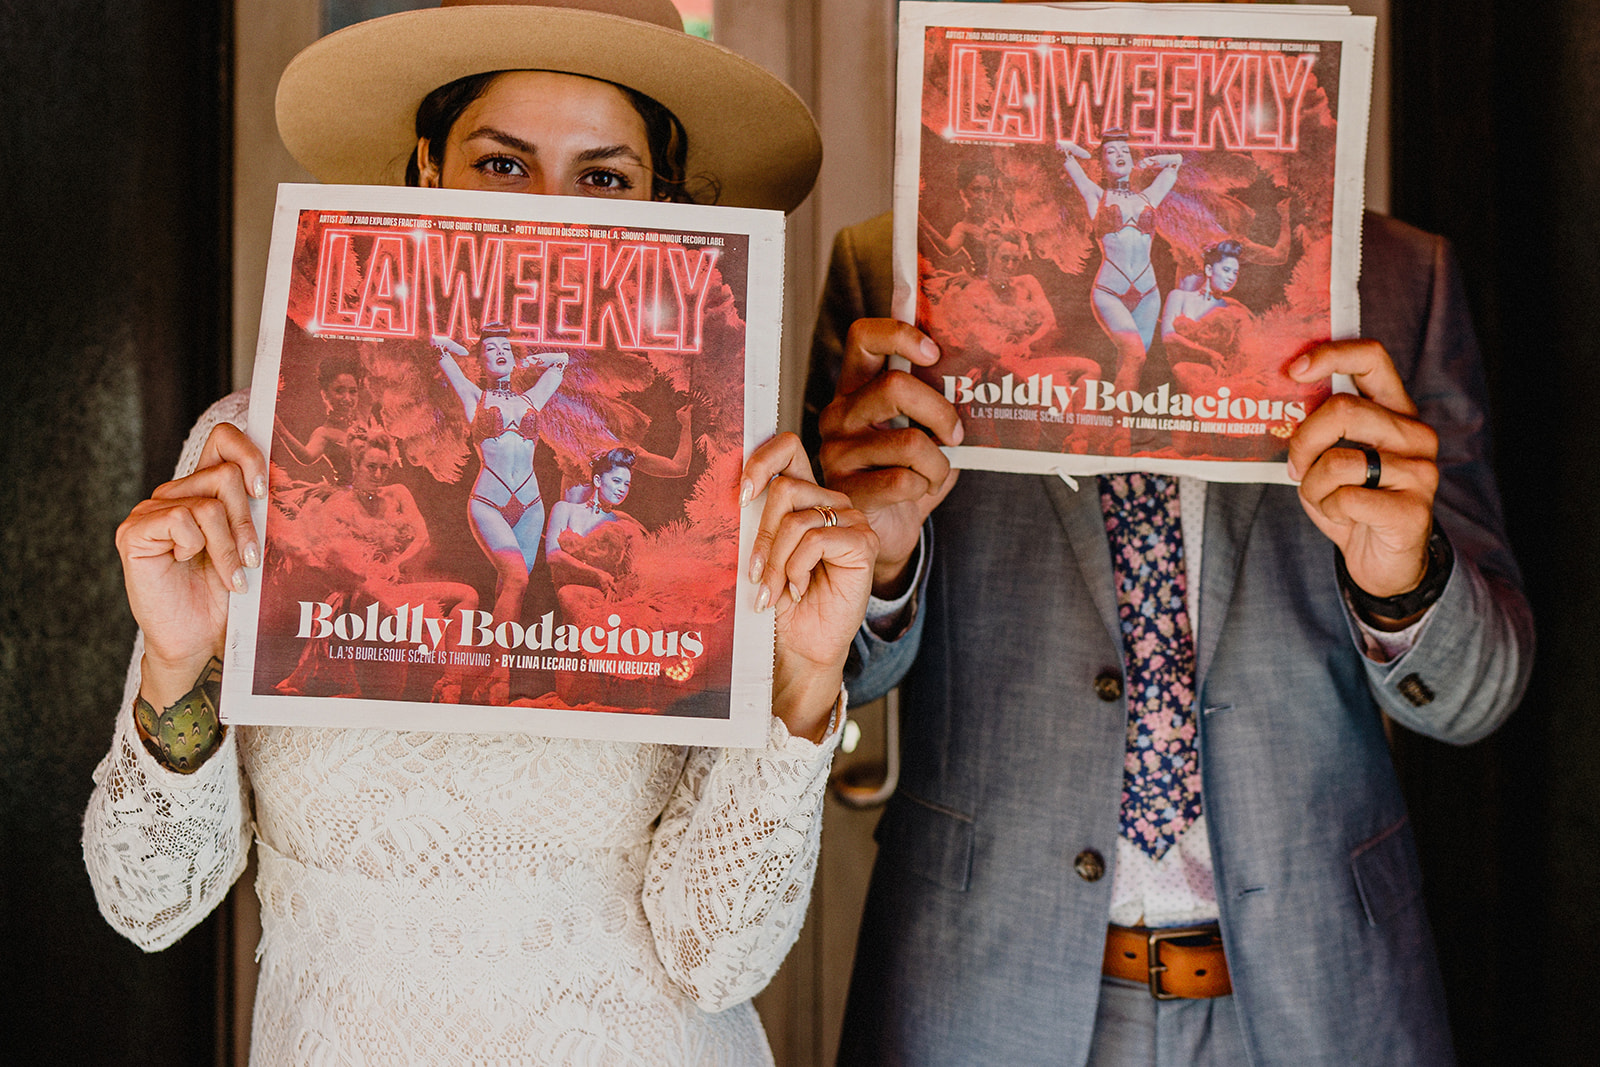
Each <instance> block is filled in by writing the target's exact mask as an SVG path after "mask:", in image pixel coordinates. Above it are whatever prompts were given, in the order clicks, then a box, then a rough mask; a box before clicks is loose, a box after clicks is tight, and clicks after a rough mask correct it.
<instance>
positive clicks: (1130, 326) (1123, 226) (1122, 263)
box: [1059, 130, 1183, 392]
mask: <svg viewBox="0 0 1600 1067" xmlns="http://www.w3.org/2000/svg"><path fill="white" fill-rule="evenodd" d="M1059 144H1060V146H1061V149H1062V151H1063V152H1064V153H1065V159H1064V163H1065V166H1066V169H1067V174H1068V176H1069V177H1071V179H1072V184H1073V185H1075V186H1077V189H1078V193H1079V195H1080V196H1082V197H1083V202H1084V206H1085V207H1086V208H1087V209H1088V211H1089V221H1090V230H1091V232H1092V233H1093V234H1094V238H1095V240H1096V242H1097V243H1098V244H1099V246H1100V269H1099V270H1098V271H1097V272H1096V274H1095V277H1094V288H1093V289H1092V290H1091V291H1090V295H1089V303H1090V306H1091V308H1092V309H1093V311H1094V317H1095V320H1096V321H1097V322H1099V323H1100V328H1101V329H1102V330H1104V331H1105V333H1106V336H1107V337H1108V338H1110V339H1111V343H1112V345H1113V346H1114V347H1115V348H1116V360H1117V366H1116V373H1115V374H1114V376H1113V380H1114V381H1115V383H1116V387H1117V389H1118V391H1119V392H1120V391H1123V390H1129V389H1137V388H1138V387H1139V378H1140V375H1141V374H1142V373H1143V371H1144V362H1145V357H1146V356H1147V355H1148V354H1149V352H1150V343H1151V341H1152V340H1154V338H1155V330H1156V321H1157V320H1158V319H1159V318H1160V317H1161V294H1160V292H1159V291H1158V290H1157V288H1156V269H1155V265H1154V264H1153V263H1152V262H1151V260H1150V249H1151V246H1152V245H1153V244H1154V243H1155V235H1156V228H1157V222H1158V219H1159V215H1158V212H1159V211H1160V208H1161V201H1162V200H1163V199H1165V198H1166V195H1167V194H1168V193H1169V192H1171V191H1172V187H1173V185H1174V184H1176V182H1177V180H1178V167H1179V166H1180V165H1181V164H1182V163H1183V157H1182V156H1181V155H1178V154H1176V153H1168V154H1164V155H1153V156H1145V157H1144V158H1142V159H1140V160H1138V161H1137V162H1135V160H1134V157H1133V149H1131V148H1129V147H1128V135H1127V134H1126V133H1123V132H1122V131H1120V130H1106V131H1105V132H1104V133H1103V134H1102V135H1101V138H1100V166H1101V171H1102V174H1103V175H1104V181H1105V183H1106V184H1105V185H1101V184H1100V183H1099V182H1096V181H1095V180H1094V179H1093V178H1091V177H1089V174H1088V172H1086V171H1085V170H1084V169H1083V163H1082V160H1086V159H1091V158H1093V156H1092V155H1091V154H1090V152H1089V151H1088V150H1087V149H1084V148H1082V147H1080V146H1079V145H1077V144H1074V143H1073V142H1071V141H1061V142H1059ZM1135 167H1137V168H1139V169H1141V170H1149V169H1156V170H1157V174H1156V176H1155V177H1154V178H1153V179H1151V181H1150V183H1149V184H1148V185H1146V186H1145V187H1144V188H1142V189H1135V188H1134V186H1133V181H1132V177H1133V171H1134V169H1135Z"/></svg>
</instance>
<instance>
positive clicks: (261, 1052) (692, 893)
mask: <svg viewBox="0 0 1600 1067" xmlns="http://www.w3.org/2000/svg"><path fill="white" fill-rule="evenodd" d="M229 402H233V403H235V404H237V405H239V406H238V407H237V408H227V407H224V408H223V410H222V411H221V412H220V413H218V412H217V411H216V409H214V411H213V413H212V414H213V415H215V416H216V417H231V418H234V419H235V420H236V421H237V419H238V418H240V417H242V413H243V409H242V401H239V400H238V399H237V398H229V401H224V404H225V405H226V404H228V403H229ZM208 421H209V423H210V424H211V425H214V423H215V421H216V418H215V417H211V416H208ZM209 430H210V425H208V423H207V421H202V423H201V425H200V426H199V427H197V429H196V435H197V440H198V441H201V442H203V440H204V436H205V434H206V433H208V432H209ZM197 451H198V444H197V442H196V440H191V447H190V448H189V449H186V454H185V461H186V462H188V463H192V462H193V455H194V453H197ZM141 647H142V645H136V646H135V650H134V660H133V666H132V667H131V668H130V670H129V678H128V688H127V692H126V693H125V697H124V700H123V704H122V709H121V710H120V711H119V713H118V715H117V727H116V734H115V737H114V739H113V742H112V748H111V752H110V754H109V755H108V756H107V757H106V759H105V760H104V761H103V762H102V763H101V765H100V767H99V768H98V769H97V771H96V773H95V789H94V794H93V797H92V799H91V801H90V805H89V810H88V813H87V815H86V817H85V825H84V855H85V860H86V862H87V864H88V867H89V872H90V875H91V878H92V881H93V883H94V886H95V892H96V894H97V897H98V899H99V901H100V907H101V911H102V912H103V913H104V915H105V916H106V918H107V920H108V921H110V922H111V924H112V925H113V926H115V927H116V928H117V929H118V930H120V931H122V932H123V933H124V934H126V935H127V936H128V937H129V938H131V939H132V940H133V941H135V942H136V943H137V944H139V945H141V946H142V947H144V948H146V949H152V950H153V949H158V948H162V947H165V946H166V945H168V944H171V943H172V942H173V941H175V940H177V938H178V937H180V936H181V935H182V934H183V933H184V932H185V931H186V930H188V929H189V928H190V927H192V926H193V925H194V924H195V923H197V922H199V921H200V919H202V918H203V917H204V916H205V915H206V914H207V913H208V912H209V911H210V910H211V909H212V908H213V907H215V906H216V904H217V903H218V902H219V901H220V900H221V899H222V898H223V896H225V895H226V893H227V890H228V887H229V886H230V885H231V884H232V882H233V881H234V880H235V879H236V878H237V877H238V875H239V873H240V872H241V871H242V870H243V869H244V865H245V859H246V853H247V851H248V848H249V845H250V841H251V836H252V805H251V797H252V794H253V798H254V804H253V809H254V810H253V816H254V818H253V829H254V836H255V838H256V842H257V853H258V860H259V874H258V877H257V882H256V891H257V894H258V895H259V896H260V898H261V904H262V927H263V933H262V941H261V946H260V949H259V957H260V960H261V977H260V981H259V985H258V990H257V997H256V1009H255V1022H254V1031H253V1035H252V1062H255V1063H263V1064H268V1063H270V1064H280V1063H285V1064H287V1063H294V1064H301V1063H304V1064H321V1063H347V1062H364V1063H374V1064H376V1063H396V1064H400V1063H417V1064H422V1063H426V1064H445V1063H462V1064H467V1063H474V1064H475V1063H494V1064H510V1063H517V1064H521V1063H528V1064H535V1063H537V1064H546V1063H574V1064H579V1063H581V1064H613V1063H614V1064H634V1063H638V1064H646V1063H648V1064H652V1065H655V1064H671V1063H683V1064H723V1063H726V1064H748V1063H768V1062H770V1054H769V1053H768V1051H767V1047H766V1039H765V1036H764V1034H763V1033H762V1030H761V1025H760V1022H759V1021H758V1019H757V1018H756V1015H755V1011H754V1009H753V1008H752V1007H751V1005H750V1004H749V1002H748V1001H749V998H750V997H751V996H752V995H753V994H754V993H755V992H757V991H758V990H759V989H760V988H761V987H762V986H764V985H765V984H766V982H767V981H768V979H769V978H770V977H771V975H772V973H773V972H774V971H775V970H776V969H777V967H778V965H779V963H780V962H781V961H782V959H783V957H784V955H785V954H786V953H787V951H788V949H789V947H790V946H791V945H792V944H793V942H794V939H795V937H796V936H797V934H798V933H799V928H800V925H801V923H802V921H803V919H804V916H805V906H806V899H807V897H808V895H809V890H810V882H811V877H812V873H813V871H814V868H815V863H816V852H817V838H818V832H819V828H820V818H821V804H822V795H823V787H824V784H825V782H826V776H827V770H828V765H829V762H830V760H831V752H832V744H831V743H829V744H825V745H823V746H817V745H813V744H811V743H810V742H808V741H805V740H801V739H797V738H793V737H790V736H789V734H788V732H787V731H786V730H785V729H784V728H783V726H782V724H781V723H779V722H778V721H777V720H776V719H774V720H773V723H772V731H771V734H770V738H769V744H768V747H767V748H765V749H756V750H738V749H727V750H719V749H685V748H679V747H673V746H666V745H649V744H634V743H624V742H590V741H569V740H560V739H546V738H539V737H531V736H527V735H522V734H499V735H482V734H478V735H474V734H443V733H420V732H409V733H401V732H394V731H382V730H332V729H308V728H279V727H243V726H240V727H234V728H231V729H230V730H229V731H228V735H227V738H226V740H225V742H224V744H223V747H222V749H221V750H220V751H219V752H218V753H217V754H216V755H215V756H214V757H213V758H212V759H211V760H210V761H209V762H208V763H206V764H205V766H203V767H202V768H201V769H200V771H199V772H198V773H196V774H194V775H191V776H182V775H177V774H173V773H171V772H169V771H167V770H165V769H164V768H163V767H161V766H160V765H159V764H157V763H156V762H155V761H154V760H153V759H152V758H151V757H150V755H149V753H147V752H146V751H145V750H144V748H143V746H142V745H141V744H140V743H139V741H138V738H137V735H136V734H135V732H134V729H133V722H132V715H131V713H130V712H129V711H128V710H127V709H128V708H129V706H130V705H131V703H132V700H133V695H134V693H135V692H136V690H137V686H138V663H139V656H140V654H141Z"/></svg>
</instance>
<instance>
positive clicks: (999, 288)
mask: <svg viewBox="0 0 1600 1067" xmlns="http://www.w3.org/2000/svg"><path fill="white" fill-rule="evenodd" d="M1023 244H1024V242H1023V238H1022V235H1021V234H1020V233H1018V232H1017V231H1016V230H1003V231H1000V232H998V233H995V234H993V235H992V236H991V237H990V238H988V245H989V251H988V254H987V255H985V256H984V257H983V258H984V260H985V261H986V262H987V263H988V270H987V271H985V272H984V273H983V274H982V275H981V276H979V277H976V278H969V277H967V276H966V275H964V274H954V275H943V276H940V275H935V276H934V277H932V278H930V279H927V280H926V281H925V282H924V288H925V290H926V291H927V293H928V299H929V301H930V302H931V304H932V306H933V307H934V308H935V309H936V312H935V313H936V314H937V315H938V317H939V319H940V321H941V322H942V324H943V333H944V336H945V337H946V338H947V343H948V344H949V345H950V347H951V348H953V349H954V350H955V351H957V352H960V353H964V355H965V358H964V359H963V360H961V361H960V365H961V366H962V368H963V369H965V367H966V365H967V364H971V365H974V366H976V365H983V364H987V363H989V362H991V361H992V360H994V359H1017V358H1022V357H1026V356H1028V355H1030V354H1031V352H1032V348H1033V344H1034V342H1035V341H1037V340H1039V339H1040V338H1041V337H1043V336H1044V335H1045V334H1047V333H1049V332H1050V331H1051V330H1053V329H1055V328H1056V314H1055V311H1054V310H1053V309H1052V308H1051V307H1050V301H1049V300H1048V299H1047V298H1046V297H1045V294H1044V289H1043V288H1042V287H1041V286H1040V285H1039V281H1038V279H1037V278H1035V277H1034V276H1033V275H1031V274H1018V273H1017V271H1018V269H1019V268H1020V267H1021V266H1022V264H1023V261H1024V254H1023Z"/></svg>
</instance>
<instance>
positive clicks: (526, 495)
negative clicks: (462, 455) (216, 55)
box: [434, 323, 569, 620]
mask: <svg viewBox="0 0 1600 1067" xmlns="http://www.w3.org/2000/svg"><path fill="white" fill-rule="evenodd" d="M434 343H435V344H437V345H439V347H440V350H441V351H440V353H439V367H440V369H442V370H443V371H444V376H445V379H446V380H447V381H448V382H449V383H450V387H451V388H452V389H454V390H455V393H456V396H457V397H458V398H459V399H460V401H461V406H462V408H463V410H464V411H465V413H466V417H467V425H468V427H469V428H470V433H471V436H472V443H473V445H474V447H475V448H476V449H477V452H478V459H479V462H480V467H479V471H478V479H477V481H475V482H474V483H473V485H472V497H471V499H470V500H469V501H468V502H467V516H468V518H469V519H470V521H471V523H472V536H473V538H474V539H475V540H476V541H477V542H478V545H479V546H480V547H481V548H482V549H483V551H484V554H485V555H486V556H488V557H489V560H490V562H492V563H493V564H494V569H495V574H496V579H495V595H494V617H495V618H496V619H502V620H504V619H512V620H515V619H519V618H521V617H522V595H523V593H524V592H525V591H526V590H527V588H528V572H529V571H531V570H533V564H534V561H535V560H536V559H537V558H538V555H539V538H540V536H541V535H542V534H543V533H544V501H543V500H542V499H541V498H540V496H539V480H538V478H536V477H535V476H534V471H533V453H534V451H535V449H537V448H538V446H539V413H540V412H541V411H542V410H543V408H544V406H545V404H546V403H547V402H548V401H549V399H550V398H551V396H553V395H554V394H555V391H556V390H557V389H559V388H561V380H562V376H563V375H564V374H565V373H566V368H567V363H568V360H569V357H568V355H567V354H566V353H565V352H545V353H541V354H538V355H536V356H531V357H527V358H525V359H524V360H522V361H520V365H519V361H518V359H517V356H516V353H515V352H514V351H513V348H512V344H511V333H510V331H509V330H507V329H506V328H505V327H504V326H502V325H500V324H499V323H485V324H484V326H483V329H482V331H481V333H480V336H479V339H478V344H477V352H478V356H479V358H480V359H481V361H482V367H483V374H484V378H485V381H486V382H487V383H488V384H487V385H486V386H484V387H480V386H479V385H477V384H476V383H475V382H473V381H472V379H471V378H468V377H467V375H466V372H465V371H463V370H462V369H461V365H460V364H459V363H457V362H456V360H455V359H454V358H453V354H461V355H465V354H466V352H465V350H464V349H462V348H461V346H460V345H458V344H456V343H455V342H453V341H450V340H449V339H447V338H443V337H436V338H434ZM524 366H534V367H538V368H540V370H541V373H540V374H539V375H538V376H537V377H536V378H535V379H534V381H533V382H532V384H530V385H527V386H526V387H525V388H521V387H520V386H522V384H523V383H522V382H521V380H520V378H521V375H520V374H519V373H517V372H519V371H520V370H521V369H522V367H524ZM513 378H516V379H518V380H517V384H516V385H513V384H512V382H513Z"/></svg>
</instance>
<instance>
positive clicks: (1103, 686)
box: [1094, 670, 1122, 701]
mask: <svg viewBox="0 0 1600 1067" xmlns="http://www.w3.org/2000/svg"><path fill="white" fill-rule="evenodd" d="M1094 691H1095V695H1097V696H1098V697H1099V698H1100V699H1101V700H1105V701H1111V700H1116V699H1118V698H1119V697H1121V696H1122V675H1121V673H1120V672H1118V671H1112V670H1105V671H1101V672H1100V674H1099V675H1098V676H1097V677H1096V678H1095V680H1094Z"/></svg>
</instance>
